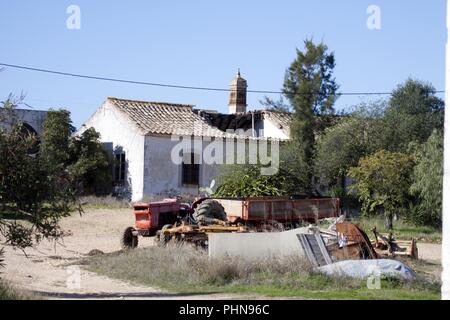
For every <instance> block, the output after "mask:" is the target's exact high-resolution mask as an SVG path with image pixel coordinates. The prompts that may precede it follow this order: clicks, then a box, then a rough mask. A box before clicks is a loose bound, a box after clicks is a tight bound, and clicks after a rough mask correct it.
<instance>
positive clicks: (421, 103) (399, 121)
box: [382, 79, 444, 152]
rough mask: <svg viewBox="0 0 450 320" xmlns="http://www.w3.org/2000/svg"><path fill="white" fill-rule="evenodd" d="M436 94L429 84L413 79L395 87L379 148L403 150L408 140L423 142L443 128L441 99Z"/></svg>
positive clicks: (405, 148)
mask: <svg viewBox="0 0 450 320" xmlns="http://www.w3.org/2000/svg"><path fill="white" fill-rule="evenodd" d="M435 93H436V90H435V89H434V88H433V86H432V85H430V84H428V83H425V82H420V81H416V80H412V79H408V80H407V81H406V82H405V83H404V84H402V85H401V86H399V87H398V88H397V89H396V90H394V92H393V94H392V97H391V99H390V101H389V106H388V108H387V109H386V112H385V115H384V119H383V129H384V130H383V133H384V136H383V142H384V145H383V146H382V148H384V149H386V150H389V151H398V152H406V151H407V149H408V146H409V144H410V142H412V141H415V142H418V143H424V142H425V141H427V139H428V137H429V136H430V135H431V133H432V132H433V130H434V129H442V128H443V126H444V101H442V99H440V98H438V97H437V96H436V95H435ZM393 137H395V139H394V138H393Z"/></svg>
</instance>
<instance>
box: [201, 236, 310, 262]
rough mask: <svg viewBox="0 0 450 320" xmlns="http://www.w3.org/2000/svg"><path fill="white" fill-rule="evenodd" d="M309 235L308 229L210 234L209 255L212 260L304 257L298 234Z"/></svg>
mask: <svg viewBox="0 0 450 320" xmlns="http://www.w3.org/2000/svg"><path fill="white" fill-rule="evenodd" d="M300 233H308V228H299V229H294V230H289V231H284V232H258V233H210V234H209V235H208V254H209V257H211V258H220V257H225V256H234V257H241V258H246V259H259V258H273V257H279V258H280V257H283V256H292V255H296V254H298V255H304V252H303V249H302V246H301V243H300V240H299V239H298V237H297V234H300Z"/></svg>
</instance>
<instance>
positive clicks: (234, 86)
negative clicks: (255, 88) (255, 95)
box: [228, 69, 247, 113]
mask: <svg viewBox="0 0 450 320" xmlns="http://www.w3.org/2000/svg"><path fill="white" fill-rule="evenodd" d="M228 110H229V113H241V112H246V111H247V81H246V80H245V79H244V78H242V77H241V73H240V71H239V69H238V73H237V75H236V77H234V79H233V80H231V82H230V100H229V101H228Z"/></svg>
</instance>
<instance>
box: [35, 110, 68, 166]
mask: <svg viewBox="0 0 450 320" xmlns="http://www.w3.org/2000/svg"><path fill="white" fill-rule="evenodd" d="M71 123H72V121H71V120H70V112H69V111H67V110H50V111H48V112H47V114H46V116H45V121H44V124H43V127H44V128H43V132H42V143H41V146H40V155H41V158H43V159H45V160H46V162H47V164H48V165H49V168H48V169H49V170H51V171H53V170H56V171H58V170H61V169H62V168H64V167H65V165H66V164H67V162H68V160H69V138H70V135H71V134H72V133H73V127H72V125H71Z"/></svg>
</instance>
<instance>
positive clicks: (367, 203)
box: [349, 150, 414, 229]
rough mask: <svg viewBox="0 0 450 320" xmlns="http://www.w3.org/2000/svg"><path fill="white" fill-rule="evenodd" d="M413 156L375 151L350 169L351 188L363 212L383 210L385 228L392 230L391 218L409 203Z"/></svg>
mask: <svg viewBox="0 0 450 320" xmlns="http://www.w3.org/2000/svg"><path fill="white" fill-rule="evenodd" d="M413 167H414V161H413V157H411V156H409V155H406V154H403V153H397V152H388V151H385V150H381V151H378V152H376V153H374V154H373V155H370V156H367V157H364V158H362V159H360V160H359V163H358V166H357V167H352V168H350V170H349V176H350V177H351V178H352V179H354V180H355V181H356V182H355V183H354V184H353V185H352V186H351V187H352V189H353V190H354V191H356V192H357V194H358V197H359V199H360V201H361V202H362V205H363V206H362V209H363V213H365V214H369V213H375V212H377V211H380V210H381V211H383V212H384V215H385V224H386V228H388V229H392V228H393V225H392V224H393V216H394V213H395V212H396V211H397V212H399V211H402V209H404V208H405V206H406V204H407V203H408V196H409V188H410V185H411V173H412V169H413Z"/></svg>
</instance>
